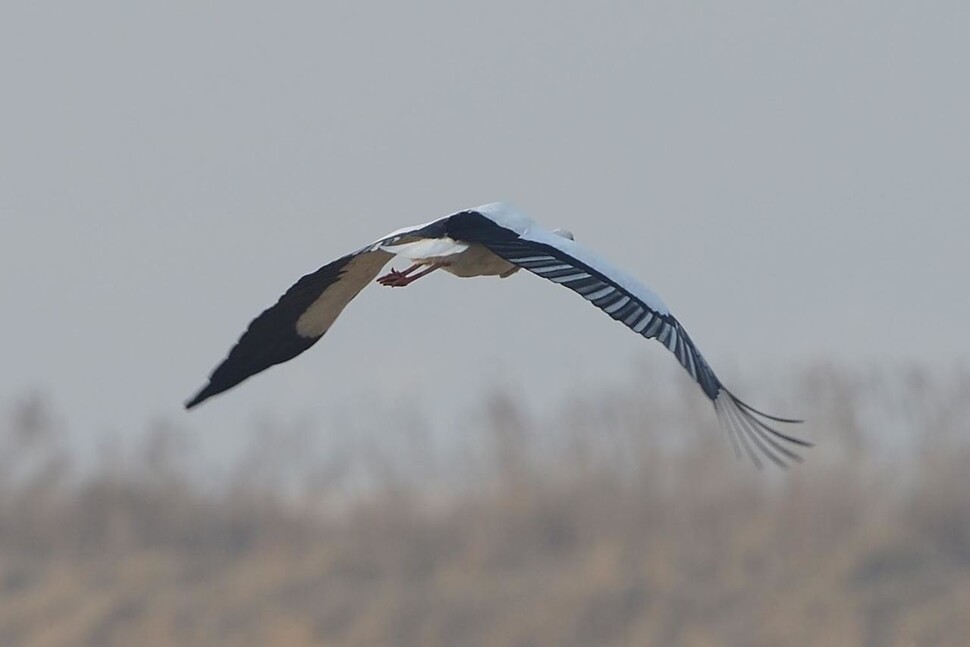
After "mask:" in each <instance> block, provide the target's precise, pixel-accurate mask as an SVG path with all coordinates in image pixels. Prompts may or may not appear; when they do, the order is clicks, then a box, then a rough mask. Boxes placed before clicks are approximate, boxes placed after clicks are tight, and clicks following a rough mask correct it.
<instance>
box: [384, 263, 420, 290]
mask: <svg viewBox="0 0 970 647" xmlns="http://www.w3.org/2000/svg"><path fill="white" fill-rule="evenodd" d="M419 267H421V264H420V263H415V264H414V265H412V266H411V267H409V268H407V269H406V270H403V271H401V272H398V271H397V270H396V269H394V268H393V267H392V268H391V271H390V272H388V273H387V274H385V275H384V276H381V277H379V278H378V279H377V282H378V283H380V284H381V285H394V284H395V283H397V281H400V280H401V279H402V278H404V277H405V276H407V275H408V274H410V273H411V272H413V271H414V270H416V269H418V268H419Z"/></svg>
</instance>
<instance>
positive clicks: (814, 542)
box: [0, 368, 970, 647]
mask: <svg viewBox="0 0 970 647" xmlns="http://www.w3.org/2000/svg"><path fill="white" fill-rule="evenodd" d="M651 379H657V380H659V379H660V378H659V377H656V376H654V377H653V378H650V377H649V376H648V377H647V378H645V382H646V383H649V382H650V380H651ZM776 382H778V383H781V384H784V385H785V386H784V392H785V393H786V394H788V396H787V398H786V399H780V398H779V399H775V400H774V401H767V402H766V401H765V400H764V399H754V398H753V399H754V400H756V403H757V404H763V405H764V407H765V408H766V409H768V410H771V411H777V412H781V413H784V412H789V411H794V412H796V413H801V414H804V415H806V416H807V417H810V418H811V422H810V424H808V425H805V428H804V429H803V430H799V431H803V432H804V435H806V436H807V437H809V438H810V439H812V440H814V441H816V442H817V443H818V447H816V448H815V449H813V450H810V451H808V452H806V458H807V461H806V462H805V463H804V464H803V465H800V466H796V467H794V468H792V469H791V470H789V471H788V472H786V473H781V472H779V471H778V470H775V469H766V470H764V471H761V472H759V471H757V470H755V469H754V468H753V467H752V465H751V464H750V463H749V462H747V461H746V460H741V461H738V460H736V459H735V457H734V456H733V454H732V453H731V450H730V445H729V443H728V442H727V440H726V438H724V437H723V434H721V433H720V432H719V431H718V430H717V429H716V426H715V421H714V416H713V412H712V411H711V410H710V409H709V407H707V406H706V405H705V404H704V403H703V402H701V398H699V397H697V395H696V394H695V393H694V391H693V390H692V387H689V385H686V384H684V387H685V388H684V391H683V393H680V392H677V391H674V392H673V393H672V396H671V397H661V396H659V395H657V396H649V395H647V396H644V395H643V391H648V389H637V390H631V391H629V392H626V393H607V392H605V391H604V392H603V393H599V394H595V393H590V394H586V395H584V396H583V397H582V398H576V399H574V400H573V401H572V402H570V403H569V405H568V406H567V410H566V411H565V412H564V413H563V414H562V415H561V416H557V417H555V418H554V419H543V418H540V417H537V416H536V415H534V414H532V413H531V412H529V411H527V410H525V409H524V408H523V407H522V406H521V405H520V404H519V403H517V402H516V401H514V400H513V399H511V398H509V397H508V396H506V395H503V394H501V393H496V394H494V395H493V396H491V397H490V398H488V399H487V400H486V401H485V402H484V403H483V405H482V407H481V409H480V410H479V411H477V412H476V413H475V415H473V416H471V422H469V424H468V428H467V429H460V430H455V437H460V438H462V439H463V440H462V442H451V443H442V442H436V441H434V440H432V439H431V438H429V437H428V436H427V435H426V434H423V432H422V425H421V424H420V415H419V413H420V412H417V413H415V412H408V414H407V416H406V419H407V420H408V421H409V422H407V423H406V424H399V425H398V424H387V425H385V426H384V428H381V429H373V430H365V431H364V432H361V431H360V430H355V431H354V433H355V434H358V435H361V434H362V435H361V436H360V438H359V441H360V442H354V443H347V444H344V445H341V446H340V447H329V448H323V450H319V449H318V450H316V451H315V452H313V453H312V458H308V456H310V455H311V452H309V451H308V450H307V449H306V447H307V446H309V445H310V444H311V440H312V439H313V438H314V437H317V436H319V434H317V433H315V430H314V429H312V428H310V429H306V428H303V427H302V426H300V425H286V424H283V425H279V426H278V427H274V426H272V425H263V426H262V427H263V431H261V432H259V433H255V434H254V435H253V437H254V441H253V444H252V446H251V450H250V451H248V452H246V453H244V454H243V455H242V456H240V457H239V459H238V461H237V462H236V464H235V465H234V466H233V468H232V469H231V470H229V471H228V472H227V473H225V474H221V475H219V476H218V477H212V476H210V475H208V474H207V473H206V471H205V470H204V469H202V467H201V466H199V465H196V464H195V463H194V462H193V446H194V445H193V442H192V435H191V434H189V433H188V432H186V431H184V430H180V429H178V428H174V427H167V426H165V425H156V426H155V428H154V429H153V430H152V431H151V432H150V433H147V434H136V435H137V436H139V437H140V438H141V439H140V440H139V441H138V442H136V443H121V442H109V441H106V442H105V444H104V448H103V451H102V452H101V453H100V455H99V456H98V457H97V458H96V459H94V460H90V461H87V462H85V461H84V460H80V459H78V458H77V457H76V456H75V455H74V452H72V451H71V450H70V449H69V444H68V443H67V441H66V439H65V433H66V429H65V427H69V421H67V422H63V421H60V420H59V419H58V416H57V412H56V410H55V411H51V410H50V409H51V408H50V407H49V406H48V405H47V404H46V401H45V400H44V399H43V398H36V397H34V398H32V397H27V398H24V399H22V400H21V402H20V404H18V405H16V406H15V407H13V408H12V409H11V410H9V411H8V412H7V415H6V416H5V421H4V423H3V425H2V430H0V432H2V433H0V462H2V465H0V645H2V646H4V647H55V646H65V647H66V646H72V647H77V646H92V647H95V646H96V647H110V646H115V645H117V646H122V645H124V646H135V645H137V646H141V647H155V646H160V645H180V646H183V647H190V646H195V645H200V646H201V645H205V646H212V645H231V646H243V645H287V646H292V647H302V646H304V645H335V646H351V645H360V646H371V645H375V646H381V645H401V646H408V645H421V646H428V647H433V646H449V647H455V646H458V647H466V646H469V647H475V646H479V645H481V646H485V645H488V646H522V647H526V646H546V645H564V646H581V647H588V646H609V645H635V646H645V645H663V646H668V645H685V646H694V647H708V646H714V645H738V646H758V645H764V646H775V645H800V646H801V645H836V646H842V645H865V646H872V647H884V646H887V647H888V646H895V645H899V646H902V645H906V646H911V645H921V646H922V645H966V644H970V638H968V637H970V423H968V420H970V373H968V372H967V371H965V370H953V371H949V372H933V373H931V372H927V371H921V370H917V369H909V368H891V369H890V368H886V369H881V370H873V371H870V372H855V373H850V372H846V371H839V370H833V369H828V368H816V369H813V370H810V371H807V372H806V373H805V374H802V375H800V376H796V377H794V378H792V379H787V380H776ZM763 387H764V385H762V388H751V389H742V391H743V392H745V393H747V392H748V391H751V392H755V391H761V392H764V391H765V390H766V389H765V388H763ZM796 393H797V394H799V395H798V398H795V397H794V396H792V394H796ZM796 401H797V405H796V404H794V403H795V402H796Z"/></svg>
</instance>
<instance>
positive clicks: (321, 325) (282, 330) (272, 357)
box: [185, 243, 393, 409]
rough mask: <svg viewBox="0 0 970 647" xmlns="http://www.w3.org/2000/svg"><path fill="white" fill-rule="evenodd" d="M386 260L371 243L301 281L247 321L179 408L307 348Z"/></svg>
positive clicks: (388, 253) (207, 396)
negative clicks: (220, 359) (206, 379)
mask: <svg viewBox="0 0 970 647" xmlns="http://www.w3.org/2000/svg"><path fill="white" fill-rule="evenodd" d="M392 256H393V254H391V253H390V252H386V251H384V250H383V249H380V248H379V246H378V245H377V244H376V243H375V244H374V245H371V246H370V247H367V248H364V249H363V250H361V251H358V252H355V253H353V254H348V255H347V256H344V257H342V258H338V259H337V260H335V261H333V262H332V263H329V264H327V265H324V266H323V267H321V268H320V269H318V270H317V271H316V272H312V273H310V274H307V275H306V276H304V277H303V278H301V279H300V280H299V281H297V282H296V283H295V284H294V285H293V286H292V287H291V288H290V289H289V290H287V291H286V293H285V294H284V295H283V296H281V297H280V299H279V301H277V302H276V304H275V305H273V306H272V307H270V308H268V309H267V310H265V311H263V313H262V314H261V315H259V316H258V317H256V318H255V319H253V321H252V323H250V324H249V327H248V328H247V329H246V332H244V333H243V334H242V337H240V338H239V341H238V342H236V345H235V346H233V347H232V349H231V350H230V351H229V355H228V356H227V357H226V359H225V360H223V362H222V363H221V364H219V366H217V367H216V369H215V370H214V371H213V372H212V375H210V376H209V383H208V384H206V385H205V387H203V388H202V390H201V391H199V392H198V393H197V394H196V395H195V396H194V397H193V398H192V399H191V400H189V401H188V402H186V403H185V408H186V409H191V408H192V407H194V406H196V405H197V404H199V403H200V402H202V401H203V400H205V399H207V398H210V397H212V396H213V395H216V394H218V393H222V392H223V391H225V390H227V389H231V388H232V387H234V386H236V385H237V384H239V383H240V382H242V381H243V380H245V379H246V378H248V377H250V376H253V375H255V374H256V373H259V372H260V371H264V370H266V369H267V368H269V367H270V366H273V365H275V364H280V363H282V362H285V361H287V360H289V359H293V358H294V357H296V356H297V355H299V354H300V353H302V352H303V351H305V350H306V349H308V348H309V347H310V346H313V344H315V343H316V342H317V341H318V340H319V339H320V338H321V337H323V334H324V333H325V332H327V330H329V328H330V326H331V325H332V324H333V322H334V321H335V320H336V319H337V316H338V315H340V313H341V311H342V310H343V309H344V308H345V307H346V306H347V304H348V303H350V301H351V299H353V298H354V297H355V296H357V294H358V293H359V292H360V291H361V290H362V289H363V288H364V286H365V285H367V284H368V283H369V282H370V281H372V280H373V279H374V277H375V276H377V273H378V272H380V270H381V268H382V267H384V265H385V264H386V263H387V261H388V260H390V258H391V257H392Z"/></svg>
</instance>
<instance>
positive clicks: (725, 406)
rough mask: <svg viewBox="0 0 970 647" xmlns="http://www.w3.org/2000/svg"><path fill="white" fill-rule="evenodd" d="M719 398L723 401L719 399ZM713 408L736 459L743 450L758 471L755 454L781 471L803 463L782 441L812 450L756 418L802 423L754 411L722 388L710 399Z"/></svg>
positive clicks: (757, 457)
mask: <svg viewBox="0 0 970 647" xmlns="http://www.w3.org/2000/svg"><path fill="white" fill-rule="evenodd" d="M721 396H726V398H725V399H722V397H721ZM714 409H715V411H716V412H717V416H718V420H719V421H720V422H721V425H722V426H723V427H724V428H725V429H726V430H727V432H728V435H729V437H730V438H731V443H732V445H733V446H734V451H735V454H736V455H738V456H739V457H740V455H741V448H743V449H744V453H746V454H747V455H748V457H749V458H750V459H751V462H752V463H754V465H755V467H757V468H758V469H759V470H760V469H762V467H763V463H762V461H761V459H760V458H759V454H760V455H762V456H764V457H765V458H767V459H768V460H770V461H771V462H772V463H774V464H775V465H776V466H778V467H780V468H782V469H788V467H789V466H790V464H791V463H802V462H803V461H804V460H805V459H804V458H802V457H801V456H800V455H798V454H797V453H796V452H795V451H794V450H793V449H791V448H789V447H786V446H785V445H784V444H782V443H783V442H785V443H791V444H792V445H796V446H798V447H801V448H811V447H814V443H811V442H809V441H807V440H803V439H801V438H797V437H795V436H791V435H789V434H786V433H783V432H781V431H779V430H778V429H776V428H775V427H772V426H771V425H769V424H768V423H766V422H765V421H764V420H761V419H760V418H759V416H760V417H762V418H764V419H766V420H771V421H775V422H782V423H789V424H798V423H801V422H802V421H801V420H797V419H794V418H779V417H777V416H772V415H769V414H766V413H764V412H762V411H758V410H757V409H755V408H754V407H752V406H750V405H748V404H746V403H745V402H744V401H742V400H741V399H740V398H738V397H737V396H735V395H734V394H733V393H731V392H730V391H728V390H727V389H725V388H723V387H722V393H721V394H719V395H718V397H717V398H715V400H714Z"/></svg>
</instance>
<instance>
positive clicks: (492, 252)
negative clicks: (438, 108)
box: [185, 202, 811, 467]
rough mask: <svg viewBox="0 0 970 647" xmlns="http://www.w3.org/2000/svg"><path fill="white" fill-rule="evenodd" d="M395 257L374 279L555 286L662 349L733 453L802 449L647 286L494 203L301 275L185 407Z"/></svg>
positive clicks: (317, 329)
mask: <svg viewBox="0 0 970 647" xmlns="http://www.w3.org/2000/svg"><path fill="white" fill-rule="evenodd" d="M395 255H399V256H403V257H405V258H407V259H409V260H411V261H412V262H413V264H412V265H411V266H410V267H408V268H407V269H405V270H403V271H397V270H394V269H392V270H391V271H390V272H389V273H388V274H385V275H384V276H381V277H380V278H378V279H377V282H378V283H380V284H381V285H385V286H389V287H404V286H406V285H410V284H411V283H413V282H414V281H416V280H418V279H419V278H421V277H422V276H426V275H428V274H430V273H431V272H434V271H435V270H438V269H443V270H445V271H446V272H449V273H451V274H454V275H455V276H459V277H470V276H499V277H502V278H505V277H508V276H510V275H512V274H514V273H515V272H518V271H519V270H520V269H526V270H528V271H529V272H532V273H533V274H535V275H537V276H540V277H542V278H544V279H548V280H550V281H553V282H554V283H559V284H560V285H563V286H565V287H567V288H569V289H570V290H572V291H573V292H576V293H577V294H579V295H580V296H582V297H583V298H584V299H586V300H587V301H589V302H590V303H592V304H593V305H595V306H596V307H597V308H599V309H601V310H602V311H603V312H605V313H606V314H608V315H610V316H611V317H612V318H613V319H615V320H617V321H620V322H622V323H623V324H624V325H625V326H627V327H628V328H630V329H631V330H632V331H633V332H635V333H637V334H638V335H641V336H643V337H646V338H647V339H656V340H657V341H659V342H660V343H662V344H663V345H664V346H666V347H667V349H668V350H670V352H672V353H673V354H674V356H675V357H676V358H677V360H678V361H679V362H680V364H681V366H683V367H684V369H685V370H686V371H687V372H688V373H690V376H691V377H692V378H693V379H694V380H695V381H696V382H697V384H698V385H699V386H700V388H701V389H702V390H703V391H704V394H705V395H706V396H707V397H708V398H710V400H711V401H712V402H713V403H714V409H715V411H716V413H717V416H718V419H719V420H720V422H721V424H722V426H723V427H725V428H726V429H727V431H728V434H729V436H730V438H731V442H732V445H733V446H734V450H735V452H736V453H737V454H738V455H740V453H741V447H743V448H744V451H745V452H746V453H747V454H748V455H749V456H750V457H751V460H752V461H753V462H754V463H755V465H757V466H758V467H760V466H761V461H760V460H759V458H758V453H759V452H760V453H761V454H763V455H765V456H766V457H767V458H768V459H769V460H771V461H772V462H774V463H776V464H777V465H779V466H781V467H784V466H786V465H787V462H788V461H790V460H793V461H799V462H800V461H801V457H799V456H798V454H796V453H795V452H794V451H792V449H791V448H790V447H787V446H785V443H788V444H792V445H799V446H802V447H810V446H811V443H808V442H806V441H804V440H801V439H798V438H795V437H793V436H790V435H788V434H785V433H782V432H780V431H778V430H777V429H775V428H774V427H772V426H771V425H769V424H768V423H767V422H765V420H770V421H774V422H781V423H797V422H800V421H799V420H791V419H787V418H778V417H775V416H770V415H768V414H766V413H762V412H761V411H758V410H756V409H754V408H752V407H751V406H749V405H747V404H745V403H744V402H742V401H741V400H740V399H738V398H737V397H736V396H735V395H734V394H733V393H731V392H730V391H728V389H727V388H726V387H725V386H724V385H723V384H722V383H721V381H720V380H719V379H718V378H717V376H716V375H714V371H713V370H712V369H711V367H710V366H709V365H708V363H707V361H705V359H704V357H703V356H702V355H701V353H700V351H699V350H698V349H697V346H696V345H695V344H694V342H693V341H692V340H691V338H690V337H689V336H688V334H687V331H686V330H684V327H683V326H682V325H681V324H680V322H679V321H677V319H675V318H674V316H673V315H672V314H670V311H669V310H668V309H667V306H665V305H664V303H663V301H661V300H660V297H658V296H657V295H656V294H654V293H653V292H652V291H651V290H650V289H648V288H647V287H645V286H644V285H643V284H641V283H640V282H639V281H637V280H636V279H635V278H633V277H632V276H630V275H628V274H626V273H625V272H622V271H621V270H618V269H616V268H615V267H613V266H612V265H610V264H609V263H607V262H606V261H604V260H602V259H601V258H600V257H598V256H596V255H595V254H593V253H592V252H590V251H589V250H587V249H585V248H583V247H581V246H580V245H579V244H577V243H576V242H575V241H574V240H573V236H572V234H571V233H569V232H568V231H564V230H555V231H547V230H544V229H542V228H541V227H539V226H538V225H537V224H536V223H534V222H533V221H532V220H531V219H530V218H528V217H527V216H525V215H523V214H522V213H520V212H518V211H516V210H515V209H514V208H512V207H511V206H509V205H507V204H503V203H499V202H496V203H492V204H486V205H483V206H481V207H476V208H474V209H468V210H466V211H459V212H458V213H455V214H452V215H450V216H447V217H445V218H441V219H439V220H435V221H433V222H429V223H427V224H424V225H418V226H415V227H405V228H404V229H399V230H398V231H395V232H393V233H391V234H388V235H387V236H384V237H382V238H380V239H378V240H376V241H374V242H373V243H371V244H370V245H367V246H366V247H363V248H361V249H359V250H357V251H355V252H353V253H351V254H348V255H346V256H343V257H341V258H338V259H337V260H335V261H333V262H332V263H330V264H328V265H324V266H323V267H321V268H320V269H318V270H317V271H316V272H313V273H311V274H307V275H306V276H304V277H303V278H301V279H300V280H299V281H297V282H296V284H295V285H293V286H292V287H291V288H290V289H289V290H287V291H286V293H285V294H284V295H283V296H282V297H280V299H279V301H277V302H276V304H275V305H273V306H272V307H270V308H269V309H267V310H266V311H264V312H263V313H262V314H261V315H259V316H258V317H256V319H254V320H253V321H252V323H250V324H249V327H248V328H247V329H246V332H244V333H243V335H242V337H240V338H239V341H238V342H237V343H236V345H235V346H233V348H232V349H231V350H230V351H229V355H228V357H226V359H225V360H223V362H222V363H221V364H219V366H217V367H216V368H215V370H214V371H213V372H212V375H211V376H210V377H209V383H208V384H206V385H205V387H203V388H202V390H200V391H199V392H198V393H197V394H196V395H195V396H194V397H193V398H192V399H191V400H189V401H188V402H186V403H185V407H186V408H187V409H188V408H191V407H194V406H196V405H197V404H199V403H200V402H202V401H203V400H206V399H207V398H210V397H212V396H213V395H216V394H218V393H222V392H223V391H226V390H227V389H230V388H232V387H233V386H235V385H237V384H239V383H240V382H242V381H243V380H245V379H246V378H248V377H250V376H252V375H255V374H256V373H259V372H260V371H263V370H265V369H267V368H269V367H270V366H273V365H274V364H280V363H282V362H285V361H287V360H289V359H292V358H294V357H296V356H297V355H299V354H300V353H302V352H303V351H305V350H306V349H308V348H309V347H310V346H312V345H313V344H315V343H316V342H317V341H318V340H319V339H320V338H321V337H323V335H324V333H326V332H327V330H328V329H329V328H330V326H331V325H332V324H333V322H334V320H335V319H336V318H337V317H338V316H339V315H340V313H341V311H342V310H343V309H344V307H346V305H347V304H348V303H350V301H351V299H353V298H354V297H355V296H357V293H358V292H360V291H361V290H362V289H363V288H364V286H365V285H367V284H368V283H369V282H370V281H372V280H373V279H374V278H375V277H376V276H377V274H378V273H379V272H380V271H381V268H383V267H384V266H385V265H386V264H387V262H388V261H389V260H390V259H391V258H393V257H394V256H395Z"/></svg>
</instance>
